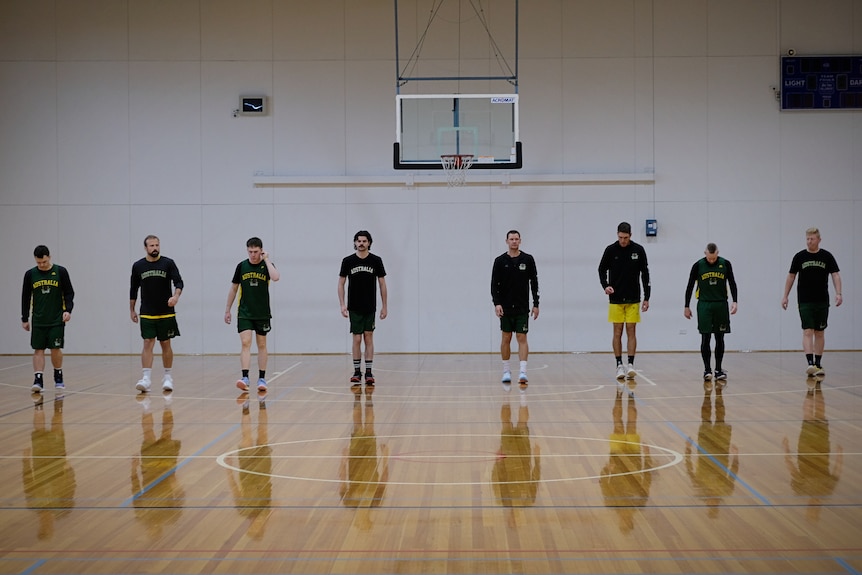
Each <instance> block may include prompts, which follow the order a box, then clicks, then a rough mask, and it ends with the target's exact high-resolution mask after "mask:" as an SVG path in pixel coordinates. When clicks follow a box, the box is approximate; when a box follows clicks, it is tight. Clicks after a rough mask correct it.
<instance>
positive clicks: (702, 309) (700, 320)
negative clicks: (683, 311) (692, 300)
mask: <svg viewBox="0 0 862 575" xmlns="http://www.w3.org/2000/svg"><path fill="white" fill-rule="evenodd" d="M697 331H699V332H700V333H730V308H728V307H727V302H726V301H698V302H697Z"/></svg>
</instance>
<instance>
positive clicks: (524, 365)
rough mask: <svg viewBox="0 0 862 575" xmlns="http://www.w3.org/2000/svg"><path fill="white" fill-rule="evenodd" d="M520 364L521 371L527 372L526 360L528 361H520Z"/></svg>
mask: <svg viewBox="0 0 862 575" xmlns="http://www.w3.org/2000/svg"><path fill="white" fill-rule="evenodd" d="M520 366H521V373H527V362H526V361H522V362H521V363H520Z"/></svg>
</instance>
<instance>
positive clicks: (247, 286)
mask: <svg viewBox="0 0 862 575" xmlns="http://www.w3.org/2000/svg"><path fill="white" fill-rule="evenodd" d="M269 281H270V275H269V268H267V267H266V262H265V261H263V260H260V263H257V264H253V263H251V262H250V261H249V260H248V259H245V260H243V261H241V262H240V263H238V264H237V266H236V270H235V271H234V272H233V279H232V280H231V282H232V283H235V284H239V307H238V309H237V318H239V319H254V320H258V319H269V318H271V317H272V311H271V309H270V305H269Z"/></svg>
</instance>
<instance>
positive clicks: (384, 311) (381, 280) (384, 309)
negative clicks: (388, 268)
mask: <svg viewBox="0 0 862 575" xmlns="http://www.w3.org/2000/svg"><path fill="white" fill-rule="evenodd" d="M377 283H378V285H379V286H380V305H381V307H380V319H386V316H387V315H388V314H389V310H388V309H387V307H386V302H387V300H388V297H389V294H388V293H387V291H386V278H385V277H383V276H380V277H378V278H377Z"/></svg>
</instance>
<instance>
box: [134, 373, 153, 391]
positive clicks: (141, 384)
mask: <svg viewBox="0 0 862 575" xmlns="http://www.w3.org/2000/svg"><path fill="white" fill-rule="evenodd" d="M135 389H137V390H138V391H140V392H141V393H147V392H148V391H150V380H149V379H148V378H146V377H142V378H141V379H139V380H138V383H136V384H135Z"/></svg>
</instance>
